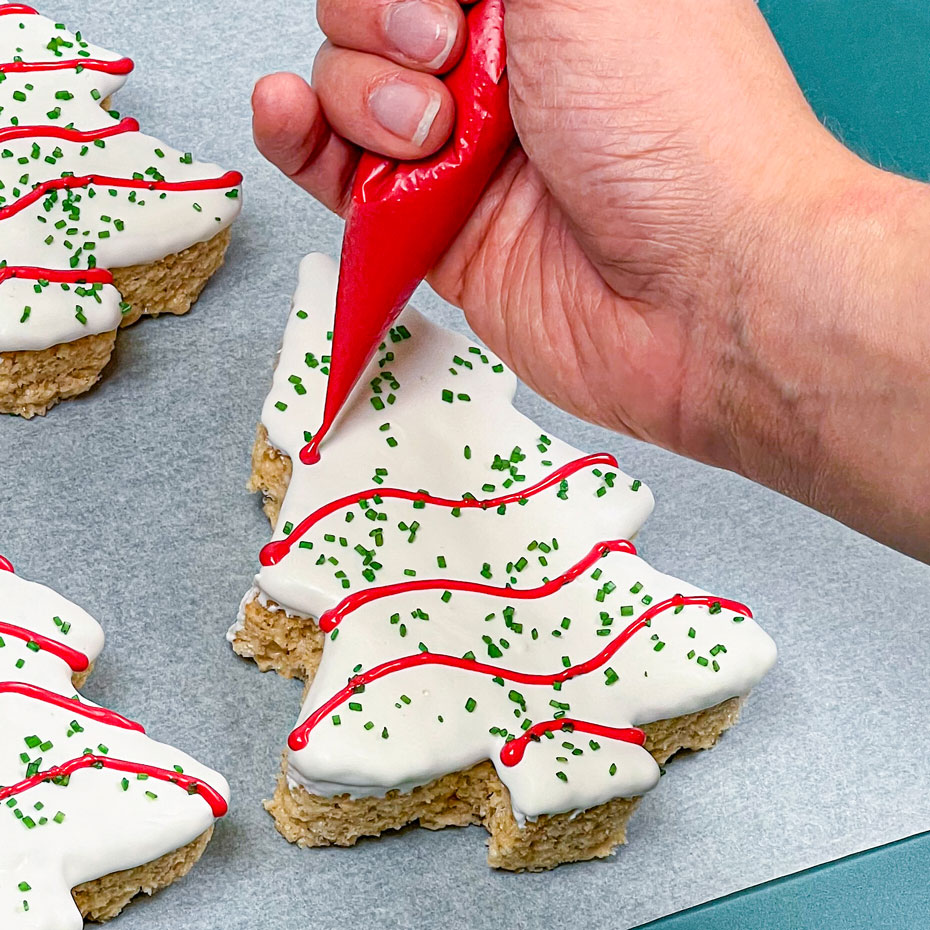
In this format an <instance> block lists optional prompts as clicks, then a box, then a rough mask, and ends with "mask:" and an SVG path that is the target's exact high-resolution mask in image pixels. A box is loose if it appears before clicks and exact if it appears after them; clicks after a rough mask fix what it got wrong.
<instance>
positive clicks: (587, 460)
mask: <svg viewBox="0 0 930 930" xmlns="http://www.w3.org/2000/svg"><path fill="white" fill-rule="evenodd" d="M596 465H609V466H610V467H611V468H619V467H620V466H619V464H618V463H617V460H616V459H615V458H614V457H613V456H612V455H610V454H609V453H607V452H599V453H596V454H594V455H586V456H584V457H582V458H580V459H575V460H574V461H573V462H569V463H568V464H567V465H563V466H562V467H561V468H559V469H557V470H556V471H554V472H552V474H551V475H549V476H548V477H546V478H543V479H542V481H538V482H537V483H536V484H534V485H531V486H530V487H528V488H523V489H521V490H519V491H514V492H512V493H511V494H505V495H503V496H502V497H493V498H488V499H486V500H480V499H479V498H477V497H466V498H463V499H462V500H449V499H448V498H445V497H433V496H432V495H431V494H426V493H424V492H422V491H405V490H402V489H400V488H372V489H369V490H367V491H359V492H358V493H356V494H349V495H347V496H346V497H340V498H339V500H336V501H333V502H332V503H331V504H326V505H324V506H323V507H320V509H319V510H315V511H314V512H313V513H312V514H310V516H309V517H307V518H306V519H304V520H301V521H300V523H298V524H297V526H295V527H294V529H293V531H292V532H291V533H290V534H289V535H288V536H286V537H285V538H284V539H278V540H275V542H271V543H268V545H267V546H265V547H264V548H263V549H262V551H261V555H260V556H259V561H260V562H261V564H262V565H277V564H278V563H279V562H280V561H281V560H282V559H284V558H285V556H287V554H288V553H289V552H290V551H291V548H292V547H293V546H294V544H295V543H296V542H297V541H298V540H300V538H301V537H303V536H304V535H306V533H307V531H308V530H310V528H311V527H313V526H314V525H315V524H316V523H319V522H320V520H322V519H323V518H324V517H328V516H329V515H330V514H332V513H335V512H336V511H338V510H342V509H343V508H345V507H351V506H352V505H353V504H357V503H359V502H360V501H363V500H370V499H371V498H373V497H380V498H388V499H396V500H405V501H423V502H424V503H427V504H434V505H435V506H437V507H448V508H450V509H451V508H453V507H461V508H462V509H463V510H470V509H473V508H478V509H481V510H487V509H489V508H495V507H500V506H501V504H515V503H517V502H518V501H521V500H527V499H529V498H530V497H533V496H534V495H535V494H539V493H540V491H545V490H546V488H551V487H552V486H553V485H555V484H559V483H560V482H561V481H563V480H564V479H565V478H569V477H571V475H574V474H575V473H576V472H578V471H581V470H582V469H584V468H589V467H592V468H593V467H594V466H596Z"/></svg>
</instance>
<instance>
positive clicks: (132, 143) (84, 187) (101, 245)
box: [0, 3, 242, 417]
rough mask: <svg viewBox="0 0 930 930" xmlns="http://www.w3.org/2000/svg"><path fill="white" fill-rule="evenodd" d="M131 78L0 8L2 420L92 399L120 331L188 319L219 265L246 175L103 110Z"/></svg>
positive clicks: (45, 24) (66, 38) (58, 32)
mask: <svg viewBox="0 0 930 930" xmlns="http://www.w3.org/2000/svg"><path fill="white" fill-rule="evenodd" d="M132 67H133V64H132V62H131V61H130V60H129V59H128V58H122V57H120V56H119V55H116V54H114V53H113V52H108V51H106V50H105V49H102V48H98V47H96V46H93V45H90V44H89V43H88V42H87V41H86V40H85V39H84V38H83V36H82V35H81V34H80V33H71V32H69V31H68V30H66V29H65V27H64V26H63V25H62V24H61V23H55V22H53V21H52V20H50V19H47V18H46V17H44V16H40V15H39V14H38V13H36V12H35V11H34V10H33V9H31V8H30V7H27V6H23V5H22V4H13V3H7V4H0V413H15V414H20V415H21V416H24V417H31V416H34V415H35V414H42V413H45V412H46V411H47V410H48V408H49V407H51V406H53V405H54V404H55V403H57V402H58V401H59V400H62V399H64V398H66V397H73V396H75V395H77V394H81V393H83V392H84V391H86V390H88V389H89V388H90V387H92V386H93V385H94V384H95V383H96V382H97V380H98V379H99V377H100V374H101V372H102V370H103V368H104V366H105V365H106V364H107V362H108V361H109V359H110V355H111V353H112V351H113V347H114V344H115V341H116V333H117V330H118V328H119V327H120V326H125V325H127V324H129V323H132V322H135V321H136V320H137V319H139V317H140V316H142V315H143V314H151V315H158V314H160V313H175V314H181V313H186V312H187V311H188V310H189V309H190V306H191V304H192V303H193V302H194V301H195V300H196V299H197V297H198V295H199V294H200V292H201V290H202V289H203V287H204V285H205V284H206V282H207V281H208V280H209V278H210V276H211V275H212V274H213V273H214V272H215V271H216V270H217V269H218V268H219V267H220V265H221V264H222V262H223V257H224V255H225V252H226V247H227V246H228V244H229V225H230V224H231V223H232V221H233V220H234V219H235V218H236V216H237V215H238V213H239V210H240V204H241V200H240V185H241V183H242V176H241V175H240V174H239V173H238V172H235V171H227V172H224V171H223V170H222V169H221V168H219V167H217V166H216V165H210V164H205V163H201V162H196V161H194V160H193V158H192V157H191V155H190V153H185V152H180V151H178V150H176V149H173V148H171V147H170V146H168V145H165V143H163V142H160V141H159V140H158V139H155V138H153V137H152V136H148V135H145V134H143V133H142V132H140V131H139V124H138V123H137V122H136V120H134V119H131V118H124V119H121V118H120V116H119V114H118V113H116V112H115V111H113V110H109V109H108V107H109V99H110V96H111V95H112V94H113V93H115V92H116V91H117V90H119V88H120V87H122V85H123V83H124V82H125V81H126V78H127V76H128V75H129V73H130V72H131V71H132Z"/></svg>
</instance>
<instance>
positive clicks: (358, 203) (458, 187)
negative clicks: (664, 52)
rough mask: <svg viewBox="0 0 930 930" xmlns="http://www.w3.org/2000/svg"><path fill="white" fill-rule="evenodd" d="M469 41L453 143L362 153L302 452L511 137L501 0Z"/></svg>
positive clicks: (484, 1) (315, 445)
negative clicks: (313, 425) (314, 408)
mask: <svg viewBox="0 0 930 930" xmlns="http://www.w3.org/2000/svg"><path fill="white" fill-rule="evenodd" d="M467 23H468V47H467V49H466V51H465V54H464V57H463V58H462V60H461V61H460V62H459V64H458V65H457V66H456V67H455V69H454V70H453V71H451V72H450V73H449V75H448V76H447V77H446V79H445V84H446V87H448V88H449V91H450V92H451V94H452V97H453V99H454V100H455V105H456V117H455V130H454V132H453V134H452V139H451V141H450V142H449V143H448V144H447V145H445V146H444V147H443V148H442V149H441V150H440V151H439V152H437V153H436V154H435V155H433V156H432V157H430V158H426V159H422V160H421V161H416V162H397V161H392V160H390V159H385V158H382V157H381V156H378V155H373V154H371V153H366V154H364V155H363V156H362V158H361V161H360V162H359V166H358V170H357V171H356V174H355V181H354V183H353V188H352V200H351V203H350V205H349V209H348V213H347V215H346V229H345V236H344V238H343V242H342V265H341V267H340V271H339V289H338V292H337V295H336V318H335V325H334V327H333V344H332V349H331V352H330V356H331V359H330V364H329V381H328V383H327V388H326V405H325V407H324V411H323V422H322V424H321V425H320V428H319V429H318V430H317V431H316V433H315V434H314V436H313V438H312V440H311V442H309V443H308V444H307V445H306V446H305V447H304V449H303V450H302V451H301V453H300V460H301V462H303V463H304V464H305V465H312V464H313V463H315V462H317V461H319V458H320V453H319V446H320V443H321V442H322V441H323V438H324V437H325V436H326V434H327V432H328V431H329V429H330V427H331V426H332V425H333V422H334V421H335V419H336V417H337V416H338V415H339V412H340V410H342V408H343V406H344V404H345V402H346V399H347V398H348V396H349V394H350V393H351V391H352V388H354V387H355V384H356V382H357V381H358V379H359V378H360V377H361V374H362V372H363V371H364V370H365V368H366V366H367V365H368V363H369V362H370V361H371V358H372V356H373V355H374V353H375V351H376V349H377V348H378V346H379V345H380V344H381V342H382V341H383V340H384V335H385V333H386V332H387V331H388V329H389V328H390V326H391V324H392V323H393V322H394V321H395V320H396V319H397V317H398V315H399V314H400V312H401V311H402V310H403V309H404V307H405V306H406V304H407V301H408V300H410V297H411V295H412V294H413V292H414V291H415V290H416V288H417V286H418V285H419V284H420V282H421V281H422V280H423V279H424V278H425V277H426V275H427V274H428V273H429V271H430V269H431V268H432V267H433V266H434V265H435V264H436V263H437V262H438V261H439V259H440V258H441V257H442V256H443V254H444V253H445V252H446V251H447V250H448V249H449V247H450V246H451V245H452V242H453V241H454V239H455V237H456V235H457V234H458V233H459V231H460V230H461V228H462V227H463V226H464V225H465V221H466V220H467V219H468V216H469V214H470V213H471V212H472V210H474V208H475V206H476V205H477V203H478V200H479V199H480V198H481V195H482V194H483V193H484V191H485V189H486V188H487V186H488V183H489V182H490V180H491V177H492V176H493V174H494V172H495V171H496V170H497V168H498V167H499V165H500V164H501V162H502V161H503V159H504V156H505V155H506V154H507V150H508V149H509V148H510V145H511V143H512V142H513V140H514V138H515V130H514V126H513V120H512V118H511V116H510V88H509V85H508V83H507V75H506V72H505V62H506V52H505V47H504V3H503V0H481V2H479V3H477V4H475V6H473V7H472V9H471V10H470V12H469V13H468V19H467Z"/></svg>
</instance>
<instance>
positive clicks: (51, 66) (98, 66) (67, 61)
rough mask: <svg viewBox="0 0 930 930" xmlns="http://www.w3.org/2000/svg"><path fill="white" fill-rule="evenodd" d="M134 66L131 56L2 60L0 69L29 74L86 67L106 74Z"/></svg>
mask: <svg viewBox="0 0 930 930" xmlns="http://www.w3.org/2000/svg"><path fill="white" fill-rule="evenodd" d="M134 67H135V65H133V63H132V59H131V58H119V59H117V60H116V61H103V60H102V59H100V58H61V59H56V60H55V61H4V62H2V63H0V71H2V72H4V73H5V74H31V73H32V72H33V71H65V70H68V69H73V68H87V69H88V70H89V71H105V72H106V73H107V74H129V72H130V71H132V69H133V68H134Z"/></svg>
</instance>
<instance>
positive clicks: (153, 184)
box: [0, 171, 242, 220]
mask: <svg viewBox="0 0 930 930" xmlns="http://www.w3.org/2000/svg"><path fill="white" fill-rule="evenodd" d="M241 183H242V175H241V174H240V173H239V172H238V171H227V172H226V174H224V175H223V176H222V177H219V178H204V179H202V180H199V181H145V180H138V179H136V178H110V177H107V176H106V175H102V174H85V175H82V176H81V177H74V176H72V175H69V176H68V177H64V178H53V179H52V180H50V181H43V182H42V183H41V184H38V185H36V186H35V187H34V188H33V189H32V190H31V191H30V192H29V193H28V194H26V195H24V196H23V197H20V198H19V200H17V201H15V202H14V203H11V204H10V205H9V206H6V207H3V209H0V220H5V219H8V218H9V217H11V216H14V215H15V214H17V213H19V212H20V211H22V210H25V209H26V207H28V206H30V205H31V204H34V203H35V202H36V201H37V200H41V199H42V198H43V197H44V196H45V195H46V194H47V193H48V192H49V191H53V190H72V189H73V188H76V187H88V186H90V185H91V184H97V185H100V186H101V187H128V188H134V189H137V190H147V191H199V190H222V188H224V187H238V186H239V185H240V184H241Z"/></svg>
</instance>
